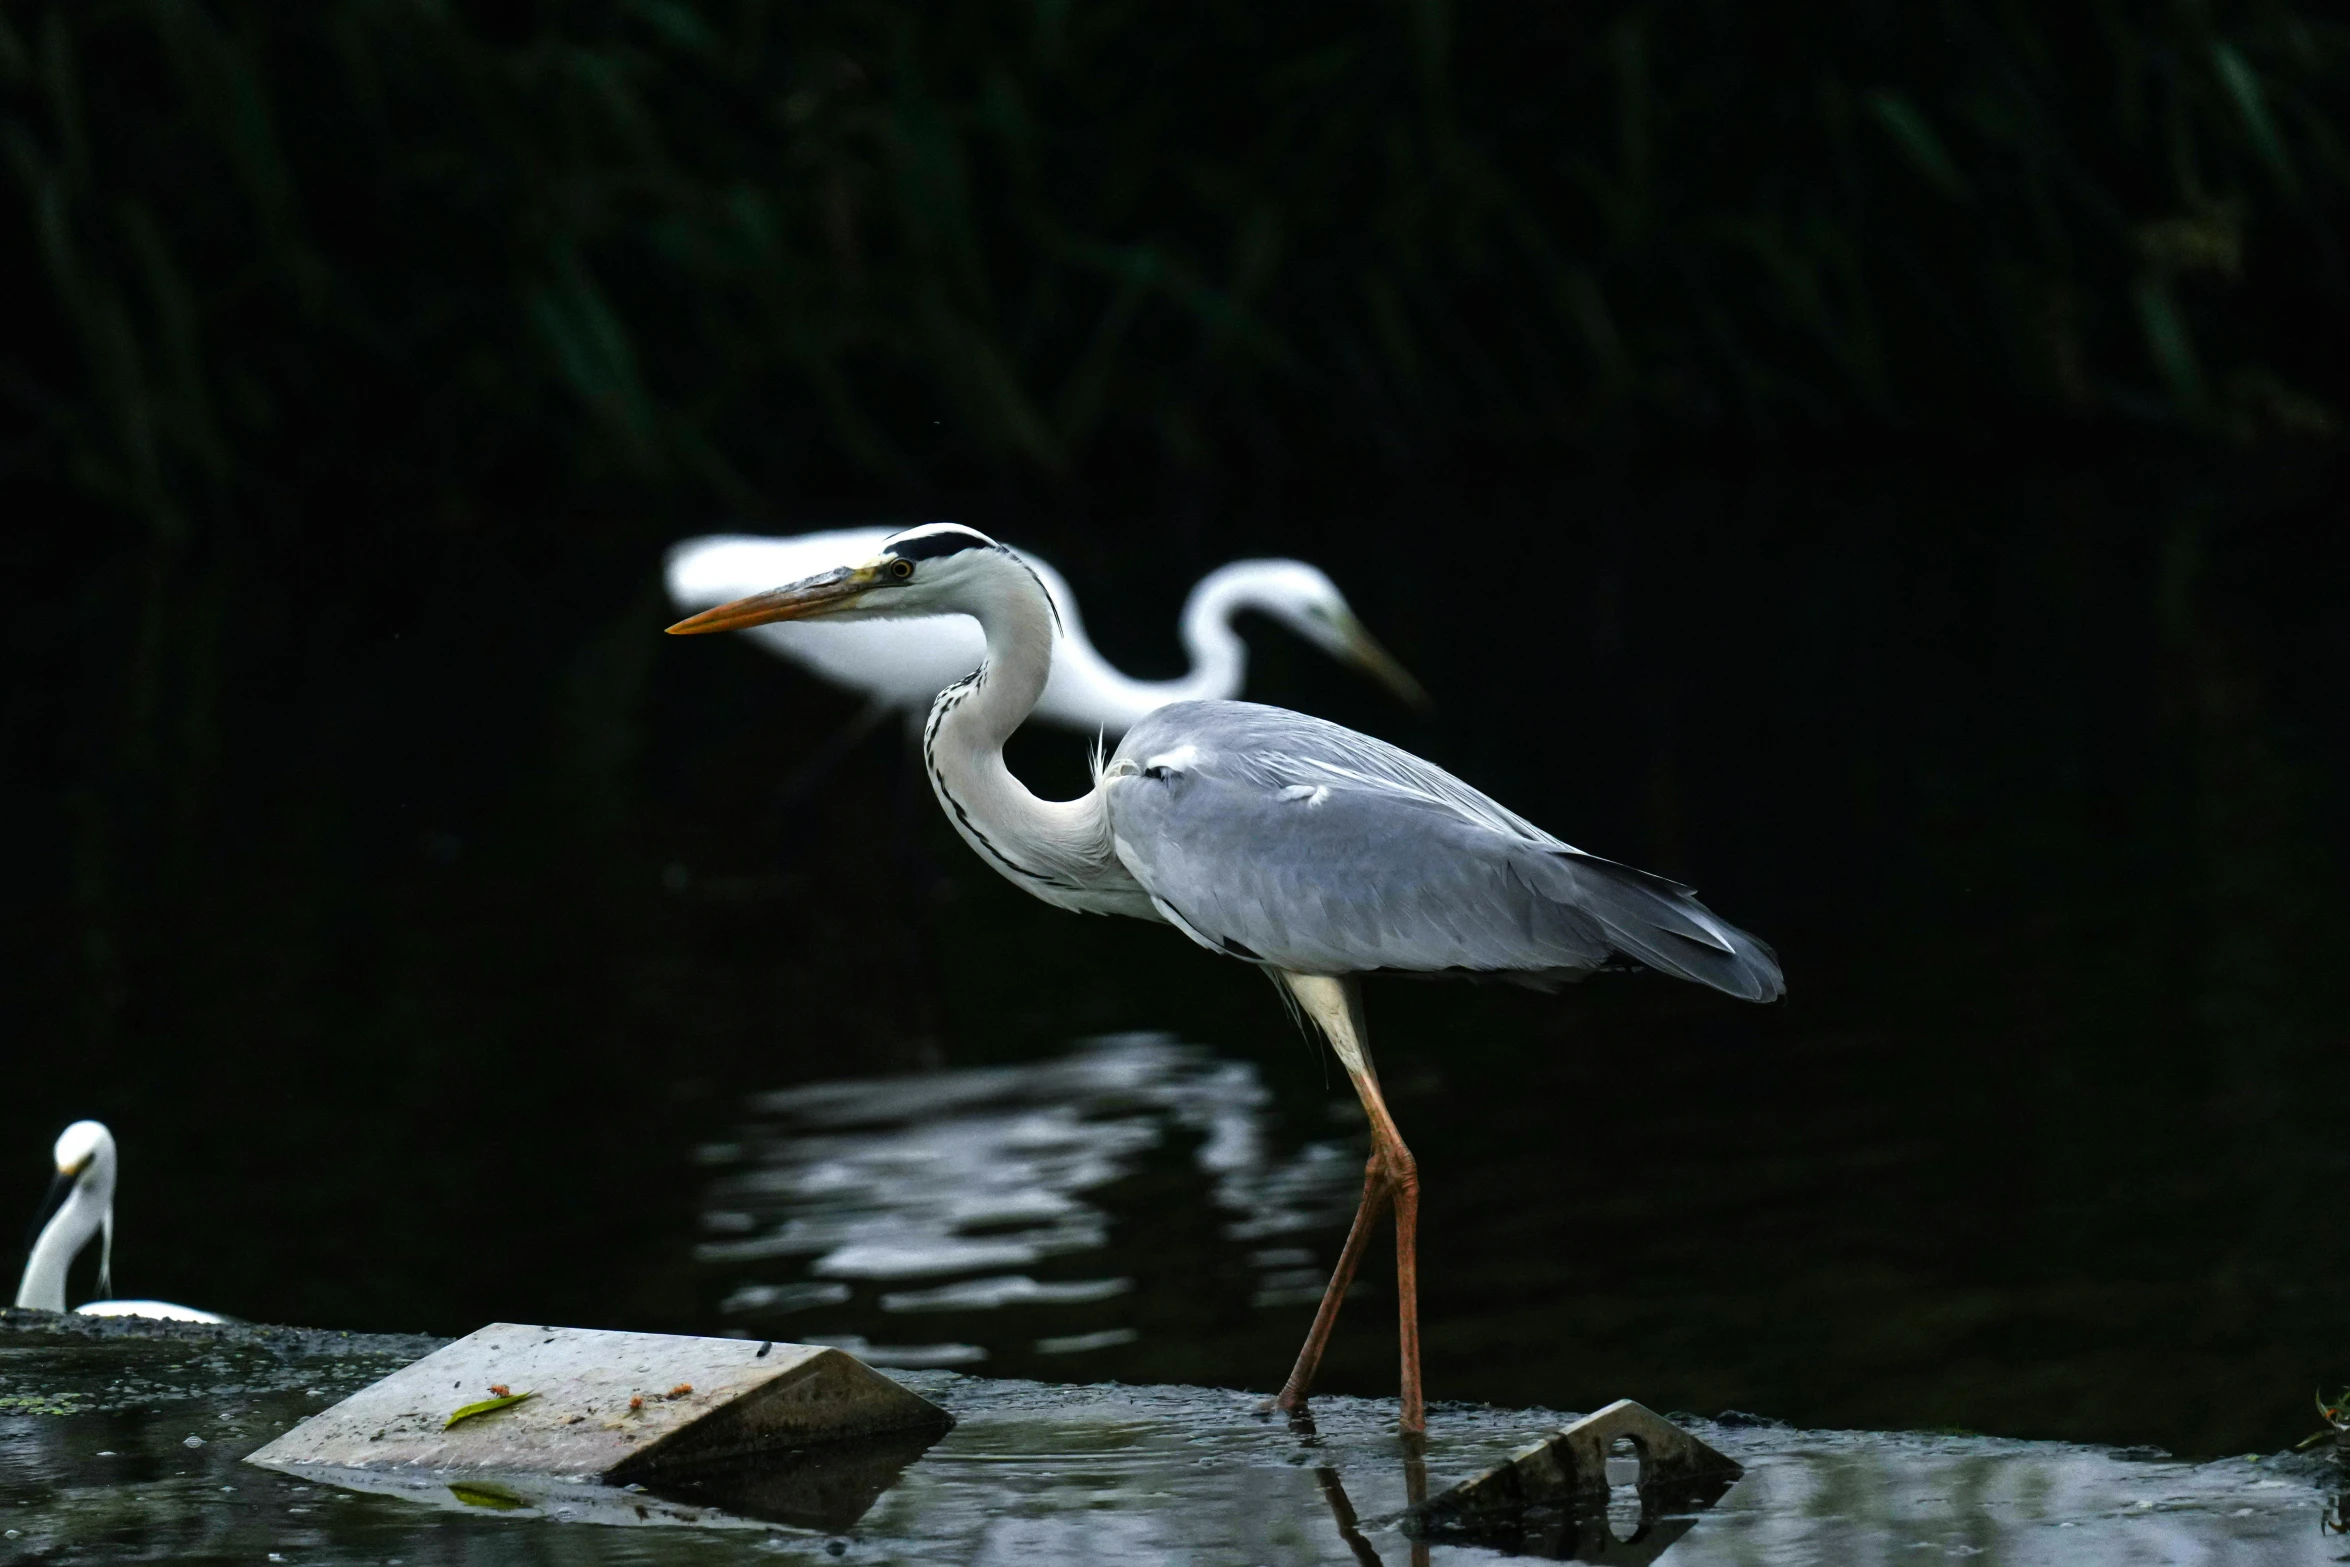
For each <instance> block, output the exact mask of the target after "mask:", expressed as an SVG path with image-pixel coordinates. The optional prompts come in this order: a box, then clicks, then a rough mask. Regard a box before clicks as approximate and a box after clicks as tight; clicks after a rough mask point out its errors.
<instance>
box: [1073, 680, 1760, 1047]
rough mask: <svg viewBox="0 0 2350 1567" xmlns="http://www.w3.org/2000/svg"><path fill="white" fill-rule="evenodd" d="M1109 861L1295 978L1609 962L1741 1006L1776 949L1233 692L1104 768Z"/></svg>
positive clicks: (1663, 888) (1475, 796)
mask: <svg viewBox="0 0 2350 1567" xmlns="http://www.w3.org/2000/svg"><path fill="white" fill-rule="evenodd" d="M1107 776H1108V778H1109V780H1110V785H1109V787H1110V796H1109V811H1110V825H1111V831H1112V834H1113V837H1114V841H1115V846H1116V850H1117V853H1118V856H1119V858H1120V859H1121V860H1122V861H1124V862H1125V864H1126V866H1127V868H1128V870H1129V871H1131V872H1132V873H1133V875H1134V877H1135V879H1136V880H1137V881H1139V882H1140V883H1141V884H1142V886H1143V888H1144V889H1145V890H1146V891H1148V892H1149V893H1150V895H1151V897H1152V899H1153V901H1154V902H1155V903H1156V904H1157V905H1158V907H1159V909H1160V911H1161V912H1162V913H1164V914H1165V915H1166V916H1167V918H1168V919H1169V920H1170V921H1172V922H1174V923H1175V924H1176V925H1178V926H1180V927H1182V928H1183V929H1184V930H1186V931H1187V932H1188V933H1189V934H1191V935H1192V937H1193V939H1195V940H1198V941H1200V942H1202V943H1203V944H1205V945H1207V946H1210V947H1213V948H1216V949H1217V950H1220V951H1225V952H1230V953H1233V954H1235V955H1237V956H1241V957H1247V958H1253V959H1256V960H1259V961H1262V962H1267V963H1272V964H1275V965H1278V966H1279V967H1282V968H1288V969H1294V970H1296V971H1298V972H1301V973H1309V974H1341V973H1356V972H1362V971H1366V970H1373V969H1400V970H1406V971H1418V972H1430V971H1442V970H1448V969H1460V970H1468V971H1471V972H1483V973H1497V974H1510V975H1517V976H1523V977H1528V978H1536V979H1546V980H1557V979H1571V978H1577V977H1580V976H1581V975H1584V974H1587V973H1590V972H1591V971H1592V970H1593V969H1596V968H1599V967H1601V966H1602V965H1604V964H1605V963H1607V962H1608V961H1609V959H1610V958H1611V957H1617V956H1620V957H1623V958H1629V959H1632V960H1634V961H1637V962H1639V963H1642V964H1645V965H1646V966H1648V967H1650V968H1655V969H1659V970H1662V971H1663V972H1665V973H1669V974H1674V975H1677V976H1679V977H1681V978H1683V979H1689V980H1694V981H1696V982H1698V983H1700V984H1705V985H1710V986H1713V987H1714V988H1716V989H1719V990H1723V991H1727V992H1729V993H1730V994H1732V995H1735V996H1741V997H1744V998H1746V999H1748V1000H1756V1001H1763V1000H1770V999H1773V998H1775V997H1777V996H1778V995H1779V994H1780V993H1781V990H1782V988H1783V987H1782V982H1781V978H1780V973H1779V965H1778V961H1777V959H1776V958H1775V957H1774V956H1773V955H1772V954H1771V951H1770V949H1769V948H1768V947H1766V946H1764V945H1763V944H1762V943H1761V942H1760V941H1758V940H1756V939H1755V938H1754V937H1752V936H1749V935H1747V934H1746V933H1745V932H1743V931H1740V930H1738V929H1737V928H1736V927H1734V926H1732V925H1730V924H1728V923H1727V922H1725V921H1723V920H1721V919H1719V918H1717V917H1716V916H1715V915H1714V914H1713V913H1712V911H1711V910H1709V909H1707V908H1706V907H1705V905H1703V904H1702V903H1699V902H1698V901H1697V899H1696V897H1695V896H1694V895H1693V894H1692V893H1691V892H1690V891H1689V889H1688V888H1686V887H1682V886H1680V885H1678V884H1677V883H1674V882H1671V881H1667V880H1665V879H1664V878H1663V877H1660V876H1651V875H1648V874H1647V873H1645V872H1642V871H1637V870H1634V869H1632V868H1631V867H1629V866H1625V865H1618V864H1615V863H1614V862H1613V861H1609V860H1603V859H1599V858H1597V857H1596V856H1592V855H1587V854H1584V853H1582V852H1581V851H1580V850H1577V849H1575V848H1572V847H1570V846H1569V845H1567V844H1565V843H1563V842H1561V841H1560V840H1559V839H1557V838H1554V837H1552V836H1551V835H1550V834H1548V833H1545V832H1543V831H1542V830H1541V829H1540V828H1537V827H1535V826H1534V825H1533V824H1532V823H1530V822H1527V821H1526V820H1525V819H1524V818H1523V817H1520V816H1518V815H1516V814H1515V813H1514V812H1511V811H1508V810H1506V809H1504V808H1503V807H1502V806H1500V805H1498V804H1496V803H1495V802H1494V801H1493V800H1491V799H1489V798H1487V797H1486V796H1485V795H1483V794H1481V793H1479V792H1478V791H1477V790H1475V789H1472V788H1470V787H1469V786H1468V785H1467V784H1464V783H1462V782H1461V781H1460V780H1459V779H1457V778H1455V777H1453V776H1452V775H1451V774H1449V773H1447V772H1445V771H1444V770H1443V769H1442V768H1439V767H1436V766H1434V765H1433V764H1431V763H1429V762H1425V761H1422V760H1421V759H1420V758H1418V757H1415V756H1413V755H1411V754H1410V753H1409V752H1406V751H1402V750H1398V749H1397V748H1396V747H1394V746H1391V745H1388V744H1386V743H1385V742H1383V741H1379V740H1374V739H1372V738H1370V737H1369V736H1367V735H1361V734H1357V733H1355V732H1354V731H1353V730H1350V729H1345V728H1342V727H1340V726H1339V725H1336V724H1331V723H1326V722H1324V721H1323V720H1320V719H1316V718H1309V717H1307V716H1305V715H1303V714H1300V713H1291V712H1287V711H1284V710H1282V709H1280V708H1269V707H1261V706H1258V705H1257V704H1254V703H1248V702H1183V703H1177V704H1174V705H1173V706H1170V707H1165V708H1161V709H1160V710H1159V711H1158V712H1156V713H1153V714H1151V715H1150V716H1149V717H1147V718H1145V719H1144V720H1143V721H1142V722H1141V723H1140V724H1138V725H1137V726H1136V727H1135V728H1134V729H1133V730H1132V731H1130V732H1129V733H1128V735H1127V737H1126V739H1125V741H1124V742H1123V743H1121V744H1120V746H1119V748H1118V753H1117V756H1116V757H1115V758H1114V759H1113V761H1112V762H1111V764H1110V766H1109V768H1108V769H1107Z"/></svg>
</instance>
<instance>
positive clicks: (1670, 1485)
mask: <svg viewBox="0 0 2350 1567" xmlns="http://www.w3.org/2000/svg"><path fill="white" fill-rule="evenodd" d="M1619 1439H1622V1440H1625V1441H1627V1442H1628V1443H1629V1445H1630V1447H1631V1449H1632V1454H1633V1458H1634V1460H1635V1461H1636V1463H1637V1471H1636V1477H1635V1475H1634V1474H1633V1473H1630V1472H1627V1473H1625V1474H1624V1475H1622V1476H1621V1477H1620V1478H1622V1479H1623V1480H1625V1481H1628V1482H1629V1483H1631V1484H1633V1485H1635V1486H1637V1487H1638V1489H1639V1492H1640V1497H1641V1501H1642V1503H1643V1505H1644V1506H1647V1505H1653V1504H1655V1503H1658V1502H1662V1501H1668V1500H1671V1501H1679V1500H1691V1501H1698V1502H1701V1503H1710V1502H1712V1501H1713V1500H1714V1499H1716V1498H1718V1497H1719V1496H1720V1495H1721V1494H1722V1493H1723V1492H1724V1491H1726V1490H1728V1489H1729V1487H1730V1486H1731V1484H1732V1483H1734V1482H1735V1481H1736V1480H1737V1479H1738V1478H1739V1476H1741V1475H1743V1474H1744V1473H1745V1472H1746V1471H1745V1470H1744V1469H1742V1468H1741V1467H1740V1466H1739V1465H1738V1463H1737V1462H1736V1460H1734V1459H1732V1458H1730V1457H1728V1456H1727V1455H1726V1454H1723V1453H1720V1452H1717V1451H1715V1450H1714V1449H1713V1448H1711V1447H1708V1446H1707V1445H1706V1444H1705V1443H1703V1442H1701V1441H1699V1440H1698V1439H1697V1438H1696V1437H1694V1436H1691V1435H1690V1434H1689V1433H1688V1432H1686V1431H1684V1430H1682V1429H1681V1428H1680V1427H1679V1426H1677V1425H1675V1424H1673V1423H1672V1422H1671V1421H1670V1420H1667V1419H1665V1418H1664V1416H1662V1415H1660V1414H1657V1413H1656V1412H1655V1411H1654V1410H1651V1409H1648V1408H1646V1407H1645V1406H1643V1405H1640V1404H1636V1403H1634V1402H1633V1401H1632V1400H1630V1399H1628V1398H1620V1399H1617V1400H1616V1401H1615V1402H1614V1403H1612V1404H1610V1405H1608V1406H1607V1407H1606V1408H1605V1409H1602V1410H1600V1411H1598V1412H1597V1413H1596V1414H1589V1415H1585V1416H1584V1417H1583V1418H1582V1419H1580V1420H1578V1421H1576V1422H1575V1423H1574V1424H1573V1425H1571V1426H1567V1427H1565V1428H1564V1429H1562V1430H1560V1431H1558V1432H1557V1433H1556V1434H1554V1435H1551V1436H1548V1437H1545V1438H1543V1439H1542V1440H1541V1441H1539V1442H1536V1443H1534V1444H1532V1445H1531V1446H1528V1447H1523V1448H1520V1449H1519V1450H1518V1451H1517V1452H1515V1453H1512V1454H1511V1455H1510V1456H1509V1457H1508V1459H1506V1460H1505V1461H1504V1462H1502V1463H1500V1464H1498V1465H1496V1466H1495V1467H1493V1468H1491V1469H1488V1470H1486V1471H1485V1472H1484V1473H1483V1474H1481V1475H1477V1476H1475V1477H1473V1478H1471V1479H1468V1480H1463V1481H1462V1482H1461V1483H1460V1484H1458V1485H1456V1486H1454V1487H1453V1488H1452V1489H1450V1490H1448V1491H1445V1492H1444V1493H1442V1494H1441V1495H1438V1496H1433V1497H1430V1498H1429V1499H1428V1500H1427V1501H1425V1502H1423V1503H1421V1504H1420V1505H1419V1506H1417V1507H1415V1508H1413V1509H1412V1511H1411V1516H1410V1522H1411V1524H1412V1525H1413V1526H1414V1528H1415V1530H1416V1531H1420V1532H1439V1533H1470V1534H1476V1533H1481V1532H1485V1531H1486V1529H1487V1527H1488V1526H1489V1525H1505V1524H1507V1523H1509V1522H1510V1521H1511V1520H1515V1519H1518V1518H1520V1517H1521V1516H1522V1515H1524V1514H1525V1513H1526V1512H1527V1511H1528V1510H1529V1509H1559V1508H1565V1509H1570V1510H1571V1509H1573V1508H1575V1507H1577V1506H1578V1505H1580V1506H1586V1507H1587V1506H1589V1505H1592V1504H1604V1503H1605V1502H1606V1500H1607V1497H1608V1492H1609V1486H1610V1479H1611V1476H1610V1474H1609V1460H1610V1456H1611V1453H1612V1452H1613V1449H1614V1448H1615V1445H1616V1443H1617V1441H1618V1440H1619ZM1616 1462H1617V1464H1618V1465H1619V1466H1622V1467H1624V1468H1625V1469H1626V1470H1630V1468H1631V1465H1630V1464H1629V1463H1627V1461H1626V1460H1624V1459H1617V1460H1616Z"/></svg>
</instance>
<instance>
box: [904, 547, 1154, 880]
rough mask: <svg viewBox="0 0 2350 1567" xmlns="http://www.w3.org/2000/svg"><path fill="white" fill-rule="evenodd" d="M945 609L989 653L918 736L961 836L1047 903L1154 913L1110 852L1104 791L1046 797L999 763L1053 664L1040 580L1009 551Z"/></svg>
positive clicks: (934, 709) (943, 697)
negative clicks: (969, 622)
mask: <svg viewBox="0 0 2350 1567" xmlns="http://www.w3.org/2000/svg"><path fill="white" fill-rule="evenodd" d="M947 607H948V608H950V609H953V610H956V611H960V612H961V613H963V614H967V615H970V616H971V617H972V618H974V619H975V620H977V621H978V622H979V626H980V630H981V631H982V632H983V633H984V634H985V635H986V637H987V659H986V662H984V663H982V664H981V665H980V666H979V668H978V669H977V670H976V671H974V672H973V673H972V674H971V675H969V676H968V677H966V678H965V679H963V680H960V681H957V682H956V683H955V684H954V685H951V686H949V687H947V688H946V689H945V690H944V691H941V692H940V693H939V694H938V700H937V701H936V702H934V703H932V704H931V708H930V720H929V722H928V724H927V725H925V726H924V729H923V734H922V760H923V766H924V768H925V770H926V771H928V773H929V774H930V786H931V789H932V790H933V791H934V792H935V793H936V794H937V795H938V803H939V805H940V806H941V807H943V808H944V809H945V811H946V813H947V819H948V820H949V821H950V822H952V823H954V826H955V831H957V832H959V833H961V834H962V835H963V838H964V841H966V842H967V843H969V844H970V845H971V847H972V848H973V849H975V850H977V851H978V853H979V857H980V858H981V859H983V860H985V861H987V863H988V864H989V865H991V866H993V867H994V868H995V869H996V870H997V871H998V872H999V873H1001V874H1002V875H1003V876H1004V877H1006V878H1007V879H1008V880H1010V881H1011V882H1012V883H1013V884H1014V885H1016V886H1019V887H1021V888H1024V889H1025V890H1027V891H1028V892H1031V893H1033V894H1035V895H1036V896H1037V897H1039V898H1042V899H1044V900H1045V901H1046V902H1047V903H1056V904H1059V905H1061V906H1062V907H1063V908H1071V909H1082V910H1088V911H1094V912H1102V913H1109V912H1119V913H1134V912H1137V910H1136V908H1135V907H1134V905H1137V904H1139V906H1140V912H1141V914H1142V917H1144V918H1155V917H1156V916H1155V914H1154V913H1153V912H1152V911H1151V910H1150V904H1149V899H1148V898H1147V896H1145V895H1144V894H1143V893H1142V891H1141V889H1140V888H1139V887H1136V886H1135V885H1134V883H1133V879H1132V878H1131V877H1130V876H1128V875H1127V874H1126V871H1125V868H1124V867H1123V866H1122V865H1121V864H1120V863H1119V861H1118V858H1117V855H1116V854H1115V852H1113V850H1112V849H1111V847H1110V828H1109V815H1108V811H1107V809H1106V802H1105V801H1104V799H1103V795H1102V791H1101V788H1100V786H1099V785H1098V784H1097V785H1096V786H1095V787H1094V788H1092V789H1090V790H1088V791H1086V792H1085V793H1084V794H1082V795H1080V796H1078V797H1077V798H1076V799H1074V800H1041V799H1038V798H1037V797H1036V796H1035V795H1034V794H1032V793H1030V792H1029V789H1028V787H1027V785H1025V784H1023V783H1021V782H1020V780H1019V779H1017V778H1015V777H1013V776H1012V771H1011V769H1010V768H1009V767H1007V766H1005V765H1004V742H1005V741H1006V740H1008V739H1010V738H1011V736H1012V731H1014V730H1015V729H1018V728H1019V727H1020V725H1021V722H1022V721H1023V720H1025V719H1026V718H1027V717H1028V715H1029V714H1030V713H1031V712H1032V711H1034V710H1035V708H1036V703H1037V699H1038V698H1039V697H1040V696H1042V695H1043V694H1044V688H1045V682H1046V680H1047V679H1048V678H1049V677H1050V675H1051V673H1052V668H1053V610H1052V604H1051V601H1050V600H1048V599H1047V598H1046V597H1045V591H1044V588H1043V586H1042V584H1040V583H1039V582H1038V581H1037V579H1036V577H1035V575H1034V574H1033V573H1032V572H1030V571H1029V570H1028V569H1027V568H1026V567H1025V566H1023V565H1021V564H1020V563H1019V562H1018V561H1016V560H1014V559H1013V558H1012V557H1010V556H1009V555H999V556H996V557H993V558H991V559H990V560H988V561H986V562H985V563H984V566H983V569H980V570H977V571H974V572H973V574H972V576H971V578H970V579H969V581H968V582H966V583H965V584H964V586H963V588H962V591H961V593H960V594H959V595H958V597H957V601H956V602H955V603H953V604H952V605H950V606H947Z"/></svg>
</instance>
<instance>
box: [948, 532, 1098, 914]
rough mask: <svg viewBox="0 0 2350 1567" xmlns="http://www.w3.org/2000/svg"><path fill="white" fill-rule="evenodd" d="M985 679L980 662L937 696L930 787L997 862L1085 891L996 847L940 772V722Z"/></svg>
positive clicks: (1064, 887)
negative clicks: (1027, 864) (1023, 863)
mask: <svg viewBox="0 0 2350 1567" xmlns="http://www.w3.org/2000/svg"><path fill="white" fill-rule="evenodd" d="M1022 564H1023V565H1025V564H1026V563H1025V562H1023V563H1022ZM1031 575H1034V573H1031ZM1038 586H1039V587H1040V588H1041V587H1042V586H1043V584H1042V583H1041V582H1040V583H1039V584H1038ZM1048 602H1049V600H1048ZM986 681H987V666H986V665H985V664H981V665H980V666H979V667H978V668H977V669H975V670H973V671H972V672H971V673H970V674H968V675H965V676H964V677H963V678H962V679H960V680H958V681H956V682H955V683H954V684H953V685H951V686H949V687H947V688H946V689H945V690H944V691H941V692H940V693H939V695H938V700H937V701H936V702H934V703H932V704H931V707H930V721H929V722H928V723H927V724H925V725H923V726H922V766H923V770H924V771H926V772H928V773H929V774H930V785H931V787H932V788H933V789H936V790H937V791H938V797H939V798H940V799H941V800H944V801H945V802H946V805H947V809H948V810H950V811H953V812H954V813H955V820H956V821H958V822H960V823H961V824H962V827H963V831H964V832H966V833H968V834H969V835H970V837H971V841H972V842H973V843H975V844H977V845H979V847H980V848H981V849H982V850H983V851H985V852H986V854H987V855H988V856H989V858H991V859H993V860H994V861H995V862H996V863H997V864H998V865H1001V866H1002V867H1003V868H1004V869H1005V870H1007V871H1010V872H1012V873H1013V874H1014V875H1016V876H1025V877H1027V878H1028V879H1029V880H1030V881H1034V882H1042V883H1043V884H1044V885H1045V886H1047V887H1057V888H1059V889H1060V890H1062V891H1064V892H1079V891H1082V890H1083V889H1082V888H1080V887H1079V886H1077V884H1076V883H1074V882H1069V881H1063V880H1062V879H1061V878H1060V877H1058V876H1052V875H1048V874H1046V873H1045V872H1043V871H1035V870H1030V869H1029V868H1028V867H1027V866H1025V865H1022V864H1021V863H1020V862H1019V861H1018V860H1015V859H1013V858H1012V857H1011V856H1010V855H1008V854H1006V853H1004V851H1003V850H1001V849H999V848H997V847H996V846H995V841H994V840H993V839H991V838H989V837H988V835H987V834H986V833H983V832H981V831H980V830H979V824H978V823H976V822H974V821H972V820H971V813H970V812H969V811H967V810H965V809H964V808H963V802H962V801H961V800H959V799H957V798H956V797H955V792H954V791H953V790H952V789H950V788H948V787H947V781H946V775H945V774H943V773H941V772H940V771H939V766H938V749H937V742H938V726H939V724H940V723H941V722H942V721H943V720H944V719H945V718H946V716H947V714H949V713H951V712H953V711H954V710H955V709H956V708H957V707H959V706H961V705H962V704H963V702H964V701H965V700H967V699H968V698H969V697H970V696H971V695H972V694H973V693H974V692H976V691H977V690H979V688H980V687H981V686H982V685H984V684H985V683H986Z"/></svg>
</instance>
